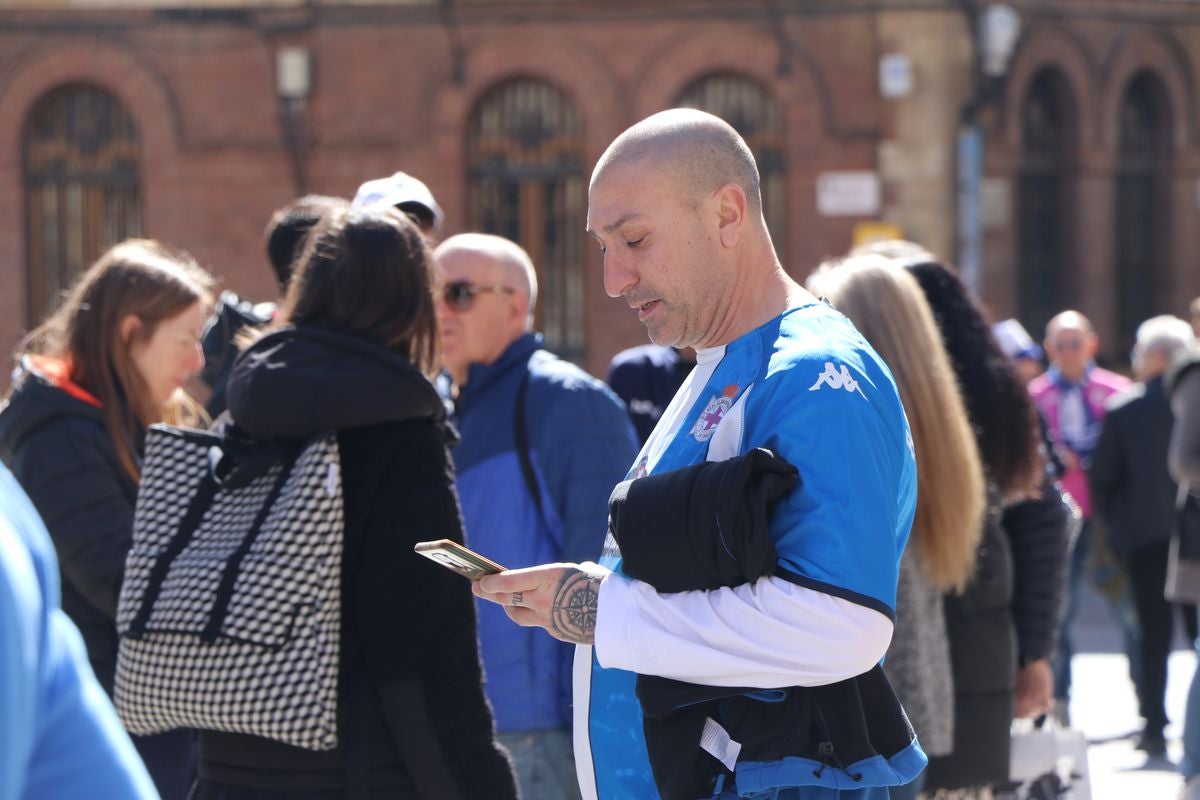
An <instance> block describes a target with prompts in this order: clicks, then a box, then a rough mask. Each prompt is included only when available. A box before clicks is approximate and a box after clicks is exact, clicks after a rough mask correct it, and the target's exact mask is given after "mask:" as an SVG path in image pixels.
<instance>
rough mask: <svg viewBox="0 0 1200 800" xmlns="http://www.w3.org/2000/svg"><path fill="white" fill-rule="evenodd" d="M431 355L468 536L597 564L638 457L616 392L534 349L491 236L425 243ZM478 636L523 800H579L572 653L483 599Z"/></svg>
mask: <svg viewBox="0 0 1200 800" xmlns="http://www.w3.org/2000/svg"><path fill="white" fill-rule="evenodd" d="M434 255H435V260H436V261H437V264H438V269H439V271H440V276H439V277H440V279H441V287H442V288H441V291H440V293H439V295H438V299H437V313H438V325H439V328H440V332H441V345H442V360H443V363H444V365H445V367H446V370H447V372H448V373H449V374H450V377H451V379H452V381H453V387H454V395H455V397H454V400H455V412H456V413H455V416H456V422H457V425H458V428H459V432H460V434H461V436H462V441H461V443H460V444H459V446H458V447H457V449H456V450H455V452H454V461H455V465H456V467H457V469H458V493H459V498H460V500H461V502H462V510H463V521H464V524H465V528H466V536H467V542H468V544H469V545H470V546H471V547H472V548H473V549H475V550H477V551H479V552H480V553H483V554H484V555H486V556H488V557H489V558H491V559H493V560H495V561H497V562H499V563H501V564H504V565H505V566H507V567H510V568H515V567H528V566H533V565H535V564H543V563H546V562H554V561H587V560H589V559H595V558H599V556H600V549H601V547H602V545H603V543H604V536H605V532H606V530H607V512H608V496H609V494H610V493H611V492H612V489H613V487H614V486H615V485H616V484H617V482H618V481H620V480H621V479H622V478H624V477H625V472H626V470H627V469H628V467H629V464H630V463H632V461H633V457H634V455H635V453H636V444H635V441H634V433H633V427H632V425H631V424H630V422H629V418H628V416H627V415H626V413H625V408H624V406H623V405H622V404H621V402H620V400H618V399H617V398H616V396H615V395H613V394H612V392H611V391H609V389H608V388H607V387H606V386H605V385H604V384H602V383H601V382H600V381H598V380H596V379H595V378H592V377H591V376H590V375H588V374H587V373H585V372H584V371H583V370H581V369H579V368H578V367H576V366H575V365H573V364H571V363H568V362H566V361H562V360H559V359H558V358H556V357H555V356H554V355H552V354H551V353H549V352H547V351H546V350H544V349H542V337H541V336H540V335H539V334H537V333H534V332H533V331H532V326H533V317H534V308H535V304H536V302H537V275H536V273H535V271H534V267H533V263H532V262H531V261H530V258H529V255H528V254H527V253H526V252H525V251H524V250H523V249H522V248H521V247H520V246H518V245H517V244H515V243H514V242H511V241H509V240H507V239H503V238H501V237H499V236H491V235H487V234H478V233H468V234H461V235H458V236H453V237H451V238H449V239H447V240H446V241H445V242H443V243H442V244H441V245H440V246H439V247H438V248H437V250H436V251H435V253H434ZM479 639H480V649H481V651H482V654H483V661H484V667H485V669H486V672H487V678H488V681H487V694H488V698H489V699H490V700H491V703H492V707H493V710H494V711H495V716H496V727H497V729H498V731H499V734H500V740H501V742H503V743H504V745H505V746H506V747H507V748H508V750H509V752H510V753H512V755H513V761H514V764H515V766H516V768H517V778H518V781H519V782H520V784H521V795H522V797H524V798H526V800H538V799H539V798H546V800H560V798H562V799H566V800H569V798H572V797H578V796H579V794H578V791H579V790H578V784H577V781H576V780H575V767H574V761H573V759H572V755H571V739H570V735H569V733H568V731H569V725H570V720H571V705H570V702H571V659H572V656H573V649H572V648H570V647H569V646H568V645H566V644H564V643H562V642H559V641H556V640H554V639H552V638H551V637H549V636H547V635H546V634H545V633H544V632H542V631H535V630H532V629H529V628H518V627H515V626H514V625H512V624H511V623H510V622H509V621H508V620H507V619H506V618H505V616H504V612H503V610H502V609H501V608H500V607H499V606H495V605H492V604H491V603H481V604H480V608H479Z"/></svg>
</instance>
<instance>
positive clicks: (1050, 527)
mask: <svg viewBox="0 0 1200 800" xmlns="http://www.w3.org/2000/svg"><path fill="white" fill-rule="evenodd" d="M898 263H899V264H902V265H903V266H904V267H906V268H907V270H908V271H909V273H910V274H912V275H913V277H915V278H916V279H917V282H918V283H919V284H920V286H921V289H922V291H923V292H924V294H925V298H926V300H927V302H928V303H929V306H930V308H931V309H932V311H933V315H934V319H935V320H936V321H937V324H938V328H939V329H940V331H941V335H942V342H943V344H944V346H945V348H946V351H947V353H948V354H949V356H950V362H951V364H952V365H953V367H954V371H955V374H956V376H957V378H958V383H959V388H960V390H961V391H962V396H963V401H964V403H965V405H966V407H967V413H968V415H969V417H970V419H971V424H972V427H973V429H974V431H975V440H976V445H977V447H978V450H979V455H980V459H981V460H982V463H983V468H984V475H985V477H986V479H987V482H988V486H989V492H988V496H989V509H988V512H987V514H986V516H985V522H984V526H983V537H982V541H981V543H980V547H979V550H978V560H977V562H976V569H975V574H974V576H973V577H972V579H971V581H970V583H968V585H967V587H966V590H965V591H964V592H963V593H962V594H961V595H948V596H947V597H946V600H945V611H946V627H947V632H948V633H949V637H950V654H951V660H952V663H953V666H954V702H955V731H954V748H953V751H952V752H951V753H950V754H949V755H946V756H942V757H938V758H931V759H930V762H929V768H928V770H927V772H926V776H927V777H926V787H927V790H928V791H930V792H931V793H932V794H933V796H934V797H947V798H949V797H953V798H988V797H990V796H991V788H990V787H991V786H993V785H995V784H1000V783H1004V782H1006V781H1007V780H1008V774H1009V773H1008V768H1009V742H1010V738H1011V734H1010V729H1011V724H1012V719H1013V717H1014V714H1015V715H1016V716H1020V717H1030V716H1035V715H1037V714H1040V713H1044V712H1046V711H1049V710H1050V708H1051V706H1052V705H1053V697H1054V695H1053V680H1052V676H1051V670H1050V665H1049V658H1050V654H1051V653H1052V652H1053V649H1054V643H1055V639H1056V637H1057V635H1058V620H1059V616H1060V613H1061V608H1062V598H1063V577H1064V575H1065V571H1066V557H1067V545H1068V543H1069V541H1070V530H1071V524H1072V511H1071V509H1070V506H1069V505H1068V504H1067V502H1066V501H1064V499H1063V497H1062V494H1061V492H1060V491H1059V489H1058V488H1057V486H1056V485H1055V484H1054V478H1053V473H1052V472H1051V471H1049V470H1048V469H1047V465H1046V462H1045V459H1044V458H1043V455H1042V452H1041V450H1040V441H1039V439H1040V437H1039V435H1038V426H1037V417H1036V416H1035V411H1034V408H1033V403H1032V401H1031V400H1030V398H1029V395H1028V393H1027V392H1026V391H1025V387H1024V385H1023V383H1022V382H1021V380H1020V378H1019V377H1018V375H1017V373H1016V371H1015V369H1014V366H1013V364H1012V362H1011V361H1010V360H1009V359H1008V358H1007V357H1006V356H1005V355H1004V353H1003V352H1001V350H1000V347H999V345H998V344H997V343H996V341H995V339H994V338H993V337H992V334H991V330H990V328H989V325H988V323H987V320H986V319H985V317H984V315H983V313H982V312H981V311H980V309H979V308H978V306H976V304H975V301H974V300H973V299H972V297H971V295H970V293H969V292H968V290H967V288H966V287H965V286H964V285H963V283H962V281H961V280H959V278H958V276H957V275H956V274H955V273H954V272H953V271H952V270H951V269H950V268H949V267H947V266H946V265H944V264H941V263H938V262H937V261H935V260H934V259H933V258H932V257H929V258H917V259H914V260H910V261H908V262H907V263H904V262H898ZM945 490H946V491H950V490H951V489H949V488H947V489H945ZM939 491H942V489H939Z"/></svg>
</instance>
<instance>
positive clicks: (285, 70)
mask: <svg viewBox="0 0 1200 800" xmlns="http://www.w3.org/2000/svg"><path fill="white" fill-rule="evenodd" d="M275 91H276V92H278V93H279V96H280V97H281V98H283V99H285V100H303V99H304V98H306V97H308V95H309V93H310V92H311V91H312V53H311V52H309V49H308V48H307V47H281V48H279V49H278V50H277V51H276V52H275Z"/></svg>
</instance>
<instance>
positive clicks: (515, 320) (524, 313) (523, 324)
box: [508, 294, 533, 332]
mask: <svg viewBox="0 0 1200 800" xmlns="http://www.w3.org/2000/svg"><path fill="white" fill-rule="evenodd" d="M512 297H513V301H512V302H511V303H510V304H509V306H508V308H509V314H510V317H509V320H510V321H511V322H512V327H513V329H514V330H520V331H522V332H524V331H526V330H528V329H529V327H530V326H531V324H532V323H531V322H530V320H531V319H532V317H533V309H531V308H530V307H529V295H524V294H514V295H513V296H512Z"/></svg>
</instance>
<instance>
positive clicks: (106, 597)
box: [0, 369, 137, 694]
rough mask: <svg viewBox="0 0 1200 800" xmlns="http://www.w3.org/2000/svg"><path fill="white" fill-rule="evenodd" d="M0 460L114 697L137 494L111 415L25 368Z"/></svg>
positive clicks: (1, 415) (0, 438)
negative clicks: (24, 499) (120, 601)
mask: <svg viewBox="0 0 1200 800" xmlns="http://www.w3.org/2000/svg"><path fill="white" fill-rule="evenodd" d="M0 458H3V460H4V462H5V463H6V464H7V465H8V467H9V469H11V470H12V472H13V474H14V475H15V476H16V477H17V480H19V481H20V482H21V486H22V487H24V489H25V491H26V493H27V494H28V495H29V497H30V499H32V500H33V504H34V506H35V507H36V508H37V510H38V513H39V514H41V516H42V519H43V520H44V521H45V523H46V528H47V529H48V530H49V531H50V538H51V539H53V541H54V549H55V551H56V552H57V554H58V564H59V569H60V571H61V573H62V607H63V610H64V611H65V612H66V613H67V616H69V617H70V618H71V620H72V621H73V622H74V623H75V624H76V625H77V626H78V627H79V631H80V633H82V634H83V641H84V644H85V645H86V646H87V652H88V660H89V661H90V662H91V665H92V669H93V670H94V671H95V673H96V677H97V678H99V679H100V684H101V685H102V686H103V687H104V689H105V691H107V692H108V693H109V694H111V693H112V688H113V674H114V672H115V670H116V665H117V628H116V615H117V597H118V595H119V594H120V590H121V579H122V577H123V576H124V574H125V556H126V554H127V553H128V552H129V548H130V545H131V543H132V540H133V506H134V500H135V499H136V497H137V486H136V485H135V484H134V482H133V479H132V478H131V477H130V476H129V474H128V473H127V472H126V471H125V469H124V467H122V466H121V462H120V460H119V459H118V457H117V451H116V448H115V447H114V445H113V441H112V439H111V438H110V437H109V435H108V429H107V427H106V426H105V421H104V412H103V411H102V410H101V409H99V408H97V407H96V406H94V405H91V404H89V403H86V402H84V401H83V400H80V399H78V398H76V397H73V396H72V395H70V394H68V393H67V392H65V391H63V390H62V389H59V388H58V387H56V386H54V385H52V384H51V383H50V382H49V380H48V379H46V378H44V377H42V376H41V375H40V374H39V373H38V372H36V371H33V370H30V369H26V370H24V371H23V372H22V373H21V374H20V376H19V377H18V379H17V383H16V385H15V386H14V388H13V391H12V394H11V396H10V398H9V401H8V405H7V406H5V407H4V409H3V411H0Z"/></svg>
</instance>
